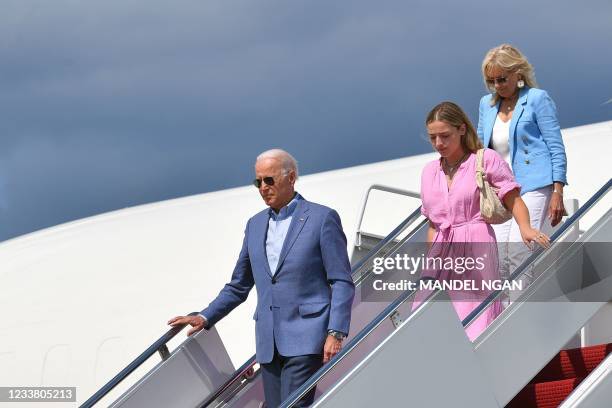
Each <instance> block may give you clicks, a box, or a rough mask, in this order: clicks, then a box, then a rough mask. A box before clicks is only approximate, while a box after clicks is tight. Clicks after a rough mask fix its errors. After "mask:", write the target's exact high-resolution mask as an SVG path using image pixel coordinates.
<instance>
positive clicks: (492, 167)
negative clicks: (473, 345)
mask: <svg viewBox="0 0 612 408" xmlns="http://www.w3.org/2000/svg"><path fill="white" fill-rule="evenodd" d="M425 124H426V126H427V133H428V135H429V140H430V142H431V145H432V146H433V148H434V149H435V150H436V151H437V152H438V153H440V158H439V159H437V160H434V161H432V162H430V163H428V164H427V165H426V166H425V168H424V169H423V172H422V175H421V200H422V207H421V208H422V210H421V211H422V213H423V215H424V216H425V217H427V219H428V220H429V230H428V233H427V241H428V243H430V247H429V252H428V254H427V259H432V258H436V257H441V258H442V259H449V258H450V259H453V260H455V266H453V267H451V268H448V267H447V266H445V267H444V268H442V269H440V268H439V267H437V269H436V268H431V267H430V268H429V269H424V270H423V272H422V277H429V278H433V279H437V280H440V281H450V280H460V281H463V282H464V285H462V288H461V289H459V290H451V291H449V295H450V297H451V300H452V301H453V306H454V308H455V310H456V311H457V314H458V315H459V318H460V319H464V318H465V317H467V315H468V314H469V313H470V312H471V311H473V310H474V309H475V308H476V307H477V306H478V305H479V304H480V303H481V302H482V301H483V300H484V299H485V298H486V297H487V296H488V295H489V294H490V293H491V292H492V290H489V289H486V288H483V285H482V284H481V282H482V281H489V282H491V281H493V280H497V281H498V282H499V279H500V278H499V266H498V252H497V245H496V242H495V234H494V232H493V229H492V228H491V225H489V224H487V223H486V222H485V221H484V220H483V218H482V216H481V214H480V190H479V189H478V187H477V185H476V152H477V151H478V149H481V148H482V147H483V146H482V143H481V142H480V140H479V139H478V136H477V134H476V131H475V130H474V126H473V125H472V123H471V122H470V120H469V119H468V117H467V115H466V114H465V113H464V112H463V110H462V109H461V108H460V107H459V106H458V105H456V104H454V103H452V102H442V103H440V104H439V105H437V106H436V107H434V108H433V109H432V110H431V112H429V114H428V115H427V119H426V121H425ZM483 168H484V171H485V173H486V177H487V180H488V181H489V183H490V184H491V186H492V187H493V188H494V189H495V190H496V191H497V195H498V197H499V198H500V200H501V201H502V203H503V204H504V206H505V207H506V208H508V209H509V210H511V211H512V215H513V217H514V219H515V220H516V223H517V224H518V225H519V228H520V232H521V237H522V239H523V241H524V242H525V244H526V245H532V244H533V243H537V244H539V245H542V246H544V247H546V246H548V245H549V238H548V237H547V236H546V235H545V234H543V233H541V232H540V231H538V230H536V229H534V228H532V227H531V224H530V222H529V212H528V210H527V207H526V206H525V203H524V202H523V201H522V199H521V197H520V194H519V192H520V185H519V184H517V183H516V181H515V180H514V177H513V175H512V171H511V170H510V168H509V166H508V164H507V163H506V162H505V161H504V160H503V159H502V158H501V157H500V156H499V154H498V153H497V152H495V151H494V150H491V149H485V151H484V158H483ZM460 258H463V260H462V261H461V263H462V264H463V267H461V268H458V267H457V265H460V263H459V262H458V261H459V260H460ZM470 258H471V259H472V260H473V261H472V262H470V263H469V264H470V265H469V266H471V268H466V266H468V263H467V262H469V261H467V260H468V259H470ZM465 282H470V284H469V286H466V285H465ZM420 300H422V299H420ZM420 300H419V296H417V299H416V304H415V306H417V305H418V303H419V302H420ZM501 310H502V306H501V303H500V302H499V301H498V302H495V303H494V304H492V305H491V306H490V307H489V308H488V309H487V310H486V311H485V312H484V313H483V314H481V315H480V317H479V318H478V319H476V320H475V321H474V322H473V323H472V324H471V325H470V326H469V327H468V329H467V335H468V337H469V338H470V340H474V339H475V338H476V337H478V335H479V334H480V333H481V332H482V331H483V330H484V329H485V328H486V327H487V326H488V325H489V324H490V323H491V322H492V321H493V320H494V319H495V317H496V316H497V315H499V313H501Z"/></svg>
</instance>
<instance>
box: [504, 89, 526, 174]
mask: <svg viewBox="0 0 612 408" xmlns="http://www.w3.org/2000/svg"><path fill="white" fill-rule="evenodd" d="M527 90H528V88H527V87H525V88H523V89H521V91H520V94H519V98H518V100H517V101H516V105H515V106H514V113H513V114H512V120H511V121H510V135H509V138H508V145H509V147H510V161H511V162H512V163H514V140H515V139H516V125H517V123H518V120H519V119H520V117H521V115H522V114H523V111H524V110H525V104H526V103H527Z"/></svg>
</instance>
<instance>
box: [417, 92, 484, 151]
mask: <svg viewBox="0 0 612 408" xmlns="http://www.w3.org/2000/svg"><path fill="white" fill-rule="evenodd" d="M438 120H439V121H442V122H444V123H447V124H449V125H451V126H454V127H456V128H459V127H461V125H465V134H464V135H462V136H461V146H463V148H464V149H465V150H467V151H469V152H471V153H476V151H477V150H478V149H482V148H483V145H482V142H481V141H480V139H479V138H478V135H477V134H476V130H475V129H474V125H472V122H470V119H469V118H468V117H467V115H466V114H465V112H464V111H463V109H461V107H460V106H459V105H457V104H456V103H453V102H448V101H446V102H442V103H439V104H437V105H436V106H434V108H433V109H432V110H431V111H430V112H429V114H428V115H427V119H425V126H427V125H429V124H430V123H432V122H435V121H438Z"/></svg>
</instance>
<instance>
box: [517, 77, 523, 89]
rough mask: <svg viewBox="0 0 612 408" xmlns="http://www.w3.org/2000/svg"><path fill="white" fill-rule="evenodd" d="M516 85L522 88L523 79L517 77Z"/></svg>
mask: <svg viewBox="0 0 612 408" xmlns="http://www.w3.org/2000/svg"><path fill="white" fill-rule="evenodd" d="M516 86H518V87H519V88H523V87H524V86H525V81H523V80H522V79H519V80H518V81H516Z"/></svg>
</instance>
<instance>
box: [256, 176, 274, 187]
mask: <svg viewBox="0 0 612 408" xmlns="http://www.w3.org/2000/svg"><path fill="white" fill-rule="evenodd" d="M262 182H263V183H265V184H266V185H268V186H273V185H274V177H263V178H260V179H258V178H256V179H255V180H253V185H254V186H255V187H257V188H261V184H262Z"/></svg>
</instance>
